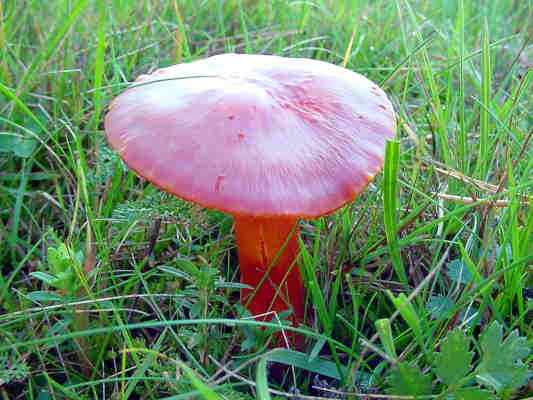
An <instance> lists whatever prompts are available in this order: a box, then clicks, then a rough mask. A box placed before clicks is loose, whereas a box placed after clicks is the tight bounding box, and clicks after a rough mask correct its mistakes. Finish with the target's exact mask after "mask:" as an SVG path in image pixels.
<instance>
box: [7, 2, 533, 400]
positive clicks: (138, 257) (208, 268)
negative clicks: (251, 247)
mask: <svg viewBox="0 0 533 400" xmlns="http://www.w3.org/2000/svg"><path fill="white" fill-rule="evenodd" d="M532 17H533V3H532V2H531V1H530V0H520V1H513V0H498V1H481V0H479V1H464V0H431V1H430V0H306V1H296V0H294V1H292V0H227V1H221V0H219V1H216V0H201V1H200V0H169V1H128V0H108V1H106V0H47V1H38V0H18V1H17V0H6V1H2V2H0V110H1V112H0V268H1V270H0V271H1V273H0V313H1V315H0V394H1V395H2V396H3V398H4V399H8V398H13V399H15V398H28V399H39V400H41V399H63V398H68V399H89V398H101V399H104V398H115V399H126V398H132V399H133V398H143V399H156V398H157V399H159V398H166V399H176V400H177V399H189V398H203V399H251V398H259V399H269V398H272V399H274V398H284V397H291V396H292V398H301V399H311V398H312V399H317V398H343V399H349V398H350V399H352V398H353V399H355V398H365V397H366V398H372V397H373V396H374V397H376V396H378V397H379V396H380V395H381V396H382V397H380V398H384V397H385V396H390V398H402V399H403V398H415V397H416V398H442V399H457V400H459V399H469V400H470V399H489V398H494V399H496V398H502V399H511V398H525V397H528V396H531V388H532V386H531V382H529V386H528V379H531V376H532V374H531V370H530V369H529V365H530V364H531V360H532V356H531V352H530V349H531V341H532V334H533V330H532V321H531V316H532V312H533V311H532V305H533V302H532V298H531V296H532V291H531V286H532V285H531V283H532V281H531V266H532V265H533V205H532V202H531V192H532V189H533V173H532V172H533V150H532V147H533V144H532V143H533V140H532V138H531V137H532V135H533V133H532V132H533V131H532V129H531V125H532V124H531V123H532V116H533V115H532V110H533V90H532V87H533V86H532V81H533V72H532V69H531V66H532V65H533V47H532V44H531V37H532V32H533V30H532V25H531V21H532V20H533V18H532ZM230 51H234V52H249V53H252V52H254V53H256V52H257V53H272V54H280V55H285V56H295V57H311V58H316V59H321V60H326V61H329V62H332V63H335V64H339V65H345V66H346V67H347V68H350V69H353V70H355V71H357V72H360V73H362V74H364V75H366V76H368V77H369V78H370V79H372V80H374V81H375V82H378V83H379V84H380V86H382V87H383V88H384V89H385V90H386V92H387V93H388V95H389V96H390V97H391V99H392V100H393V103H394V105H395V108H396V110H397V113H398V141H397V142H396V143H391V144H390V145H389V147H388V152H387V161H386V165H385V172H384V174H382V175H381V176H379V177H378V178H377V179H376V180H375V181H374V182H373V183H372V184H371V185H370V186H369V187H368V189H367V191H366V192H365V193H364V194H363V195H361V196H360V197H359V198H358V199H357V200H356V201H355V203H354V204H351V205H349V206H347V207H345V208H343V209H341V210H339V211H338V212H336V213H334V214H332V215H330V216H328V217H325V218H321V219H319V220H316V221H307V222H304V223H302V234H303V239H302V240H303V242H304V245H305V250H304V251H303V252H302V254H301V267H302V269H303V272H304V276H305V277H306V286H307V289H308V309H309V313H308V314H309V319H308V321H307V322H306V324H305V326H300V327H297V328H290V327H287V326H286V325H284V324H283V322H282V320H283V318H284V316H283V315H280V316H277V317H276V318H274V319H273V320H272V322H270V323H260V322H256V321H254V320H253V319H251V318H249V315H247V313H246V311H245V310H244V309H243V308H242V307H241V306H240V304H239V301H238V296H239V288H240V286H239V283H238V282H239V278H238V268H237V259H236V252H235V244H234V242H233V235H232V222H231V218H230V217H229V216H226V215H224V214H220V213H217V212H214V211H206V210H203V209H200V208H197V207H194V206H191V205H189V204H188V203H185V202H182V201H180V200H177V199H175V198H173V197H171V196H169V195H166V194H163V193H161V192H160V191H159V190H157V189H156V188H154V187H153V186H151V185H149V184H147V183H146V182H144V181H142V180H140V179H138V178H137V177H136V176H135V175H134V174H133V173H132V172H130V171H128V170H127V168H126V167H125V166H124V165H123V164H122V162H121V161H120V160H119V158H118V157H117V155H116V154H114V153H113V152H112V151H111V150H110V149H109V147H107V145H106V142H105V138H104V134H103V131H102V120H103V116H104V114H105V112H106V107H107V106H108V104H109V101H110V100H111V99H112V98H113V97H114V96H115V95H117V94H118V93H120V92H121V91H122V90H123V89H124V87H125V86H126V85H127V82H128V81H131V80H133V79H134V78H135V77H136V76H138V75H139V74H141V73H144V72H147V71H150V70H152V69H154V68H156V67H160V66H166V65H170V64H174V63H179V62H186V61H188V60H193V59H197V58H200V57H205V56H208V55H213V54H217V53H222V52H230ZM280 329H282V330H283V331H285V332H286V331H288V330H295V331H298V332H300V333H301V334H302V335H304V336H305V338H306V340H305V346H304V348H303V349H302V351H296V350H295V349H275V350H269V349H270V348H271V347H270V345H269V343H270V338H271V337H272V333H273V332H274V331H279V330H280ZM276 396H277V397H276ZM393 396H407V397H393Z"/></svg>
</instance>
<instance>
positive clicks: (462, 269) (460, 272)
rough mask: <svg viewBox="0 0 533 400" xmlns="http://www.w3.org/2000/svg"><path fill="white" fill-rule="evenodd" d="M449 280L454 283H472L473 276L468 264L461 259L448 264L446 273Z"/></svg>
mask: <svg viewBox="0 0 533 400" xmlns="http://www.w3.org/2000/svg"><path fill="white" fill-rule="evenodd" d="M446 274H447V275H448V278H450V279H451V280H452V281H454V282H457V283H461V284H466V283H469V282H472V274H471V273H470V270H469V269H468V268H467V266H466V264H465V263H464V262H463V261H462V260H459V259H455V260H453V261H451V262H450V263H449V264H448V270H447V271H446Z"/></svg>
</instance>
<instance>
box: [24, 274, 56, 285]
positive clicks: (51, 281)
mask: <svg viewBox="0 0 533 400" xmlns="http://www.w3.org/2000/svg"><path fill="white" fill-rule="evenodd" d="M30 276H33V277H34V278H37V279H39V280H40V281H43V282H44V283H46V284H47V285H50V286H54V285H55V284H56V282H57V278H56V277H55V276H53V275H50V274H47V273H46V272H42V271H35V272H32V273H30Z"/></svg>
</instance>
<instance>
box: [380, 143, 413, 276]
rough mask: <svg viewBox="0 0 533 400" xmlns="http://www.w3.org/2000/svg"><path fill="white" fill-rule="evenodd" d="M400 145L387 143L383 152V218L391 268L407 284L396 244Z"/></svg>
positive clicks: (398, 247)
mask: <svg viewBox="0 0 533 400" xmlns="http://www.w3.org/2000/svg"><path fill="white" fill-rule="evenodd" d="M399 168H400V143H399V142H396V141H388V142H387V147H386V150H385V167H384V179H383V217H384V222H385V233H386V236H387V243H388V246H389V252H390V256H391V261H392V266H393V268H394V271H395V272H396V275H397V276H398V278H399V279H400V280H401V282H403V283H404V284H407V275H406V273H405V267H404V265H403V261H402V256H401V253H400V246H399V244H398V211H397V210H398V170H399Z"/></svg>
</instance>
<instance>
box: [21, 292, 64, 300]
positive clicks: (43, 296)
mask: <svg viewBox="0 0 533 400" xmlns="http://www.w3.org/2000/svg"><path fill="white" fill-rule="evenodd" d="M26 297H27V298H28V299H30V300H31V301H36V302H39V303H42V302H46V301H50V302H52V301H62V300H63V298H62V297H61V296H60V295H58V294H57V293H54V292H47V291H44V290H36V291H34V292H30V293H28V294H27V295H26Z"/></svg>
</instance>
